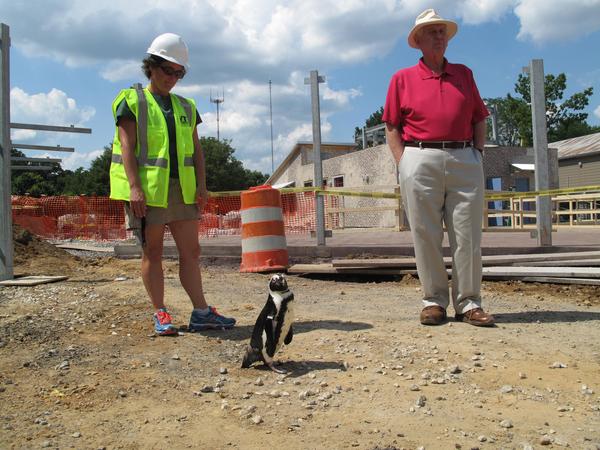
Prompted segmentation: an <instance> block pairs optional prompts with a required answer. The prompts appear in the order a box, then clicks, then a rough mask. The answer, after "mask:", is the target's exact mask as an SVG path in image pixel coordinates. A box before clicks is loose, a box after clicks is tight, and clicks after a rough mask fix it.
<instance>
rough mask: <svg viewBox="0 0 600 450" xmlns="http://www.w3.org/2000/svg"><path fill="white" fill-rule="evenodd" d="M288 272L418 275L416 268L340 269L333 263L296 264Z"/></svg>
mask: <svg viewBox="0 0 600 450" xmlns="http://www.w3.org/2000/svg"><path fill="white" fill-rule="evenodd" d="M287 273H291V274H300V273H322V274H337V275H409V274H410V275H416V274H417V271H416V270H402V269H393V268H392V269H369V268H348V269H346V268H344V269H338V268H336V267H333V265H331V264H327V263H325V264H294V265H293V266H291V267H289V268H288V270H287Z"/></svg>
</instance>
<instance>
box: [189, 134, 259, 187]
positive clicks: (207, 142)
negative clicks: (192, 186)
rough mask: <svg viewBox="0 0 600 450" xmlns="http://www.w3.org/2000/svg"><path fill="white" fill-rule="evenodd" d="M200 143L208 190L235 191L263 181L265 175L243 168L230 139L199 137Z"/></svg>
mask: <svg viewBox="0 0 600 450" xmlns="http://www.w3.org/2000/svg"><path fill="white" fill-rule="evenodd" d="M200 145H201V146H202V150H203V151H204V159H205V163H206V185H207V187H208V190H209V191H212V192H218V191H235V190H243V189H247V188H249V187H251V186H256V185H259V184H262V183H264V182H265V181H266V180H267V178H268V177H267V175H265V174H263V173H260V172H257V171H251V170H248V169H245V168H244V166H243V165H242V162H241V161H240V160H238V159H237V158H236V157H235V156H234V155H233V154H234V153H235V149H234V148H233V147H232V146H231V141H228V140H222V141H218V140H217V139H215V138H213V137H201V138H200Z"/></svg>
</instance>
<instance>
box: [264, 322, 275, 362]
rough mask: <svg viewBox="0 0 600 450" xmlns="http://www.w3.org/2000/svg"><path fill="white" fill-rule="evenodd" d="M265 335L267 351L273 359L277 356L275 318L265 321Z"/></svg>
mask: <svg viewBox="0 0 600 450" xmlns="http://www.w3.org/2000/svg"><path fill="white" fill-rule="evenodd" d="M265 334H266V335H267V342H266V345H265V347H266V350H267V355H269V356H270V357H271V358H272V357H273V355H275V336H274V334H273V317H272V316H268V317H267V320H265Z"/></svg>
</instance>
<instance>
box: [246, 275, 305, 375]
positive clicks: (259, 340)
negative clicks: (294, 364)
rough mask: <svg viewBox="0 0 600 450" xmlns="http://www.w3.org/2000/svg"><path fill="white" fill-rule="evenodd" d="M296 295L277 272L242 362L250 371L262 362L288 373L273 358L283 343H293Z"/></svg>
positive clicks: (272, 277)
mask: <svg viewBox="0 0 600 450" xmlns="http://www.w3.org/2000/svg"><path fill="white" fill-rule="evenodd" d="M293 321H294V294H293V293H292V291H290V290H289V288H288V284H287V280H286V278H285V275H283V274H282V273H277V274H274V275H273V276H271V279H270V281H269V296H268V297H267V302H266V303H265V306H264V307H263V309H262V311H261V312H260V314H259V316H258V318H257V319H256V324H255V325H254V330H253V331H252V337H251V338H250V345H248V346H247V347H246V354H245V355H244V360H243V361H242V368H244V369H246V368H248V367H250V366H251V365H252V363H254V362H258V361H262V362H263V363H265V365H266V366H268V367H269V368H270V369H271V370H272V371H274V372H277V373H287V372H286V371H285V370H282V369H277V368H275V367H274V365H273V356H274V355H275V353H277V351H278V350H279V349H280V348H281V346H282V344H285V345H289V344H290V342H292V338H293V336H294V331H293V328H292V323H293Z"/></svg>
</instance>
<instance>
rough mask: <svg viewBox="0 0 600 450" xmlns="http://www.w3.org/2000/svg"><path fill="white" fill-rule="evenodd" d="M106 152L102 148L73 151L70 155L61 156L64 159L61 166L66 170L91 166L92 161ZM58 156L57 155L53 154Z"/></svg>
mask: <svg viewBox="0 0 600 450" xmlns="http://www.w3.org/2000/svg"><path fill="white" fill-rule="evenodd" d="M103 153H104V149H102V150H92V151H90V152H88V153H81V152H73V153H69V155H68V156H66V157H65V156H61V157H60V158H61V159H62V163H61V167H62V168H63V169H65V170H75V169H78V168H79V167H89V166H90V164H91V163H92V161H93V160H94V159H96V158H98V157H99V156H101V155H102V154H103ZM51 157H52V158H56V155H55V156H51Z"/></svg>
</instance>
